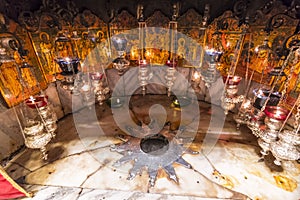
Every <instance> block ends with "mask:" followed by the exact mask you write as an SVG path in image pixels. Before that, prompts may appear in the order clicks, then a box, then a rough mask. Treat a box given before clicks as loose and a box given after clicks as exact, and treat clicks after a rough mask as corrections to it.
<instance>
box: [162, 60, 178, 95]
mask: <svg viewBox="0 0 300 200" xmlns="http://www.w3.org/2000/svg"><path fill="white" fill-rule="evenodd" d="M166 65H167V72H166V75H165V79H166V86H167V93H168V96H171V91H172V86H173V85H174V81H175V80H176V76H175V73H176V66H177V61H176V60H175V59H168V60H167V62H166Z"/></svg>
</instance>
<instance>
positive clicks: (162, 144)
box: [140, 134, 169, 156]
mask: <svg viewBox="0 0 300 200" xmlns="http://www.w3.org/2000/svg"><path fill="white" fill-rule="evenodd" d="M140 147H141V150H142V151H143V152H145V153H147V154H150V155H155V156H158V155H162V154H164V153H165V152H166V151H167V150H168V149H169V141H168V139H167V138H166V137H165V136H163V135H160V134H156V135H153V136H149V137H146V138H143V139H142V140H141V143H140Z"/></svg>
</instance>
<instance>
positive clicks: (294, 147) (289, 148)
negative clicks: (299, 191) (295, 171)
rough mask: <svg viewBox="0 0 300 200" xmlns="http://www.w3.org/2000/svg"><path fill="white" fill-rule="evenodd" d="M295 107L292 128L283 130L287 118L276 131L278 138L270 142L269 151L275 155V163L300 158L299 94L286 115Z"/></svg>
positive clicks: (278, 163)
mask: <svg viewBox="0 0 300 200" xmlns="http://www.w3.org/2000/svg"><path fill="white" fill-rule="evenodd" d="M295 107H296V108H297V111H296V114H295V116H294V128H293V129H285V130H283V129H284V126H285V124H286V122H287V119H288V118H287V119H286V120H285V121H284V123H283V125H282V126H281V128H280V130H279V131H278V140H276V141H274V142H272V143H271V144H270V151H271V152H272V154H273V156H274V157H275V160H274V163H275V164H276V165H281V164H282V162H286V161H295V160H299V159H300V151H299V150H300V149H299V145H300V134H299V130H300V95H298V98H297V100H296V101H295V102H294V105H293V106H292V108H291V110H290V112H289V114H288V117H289V116H290V115H291V114H292V112H293V110H294V108H295ZM282 130H283V131H282Z"/></svg>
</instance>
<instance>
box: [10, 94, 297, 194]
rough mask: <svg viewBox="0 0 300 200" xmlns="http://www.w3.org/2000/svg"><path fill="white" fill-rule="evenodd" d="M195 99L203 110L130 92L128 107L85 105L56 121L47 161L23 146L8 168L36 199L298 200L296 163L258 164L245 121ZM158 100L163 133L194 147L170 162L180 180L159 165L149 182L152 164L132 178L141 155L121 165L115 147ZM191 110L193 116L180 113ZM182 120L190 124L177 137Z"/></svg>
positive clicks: (146, 121)
mask: <svg viewBox="0 0 300 200" xmlns="http://www.w3.org/2000/svg"><path fill="white" fill-rule="evenodd" d="M196 103H197V105H198V104H199V113H197V112H196V111H195V110H188V106H187V107H186V108H185V107H182V108H181V110H180V109H178V108H174V106H173V105H172V101H171V99H170V98H169V97H167V96H164V95H154V96H145V97H141V96H136V97H132V98H131V100H130V105H129V108H130V109H129V113H126V112H127V111H126V109H124V108H123V107H124V106H120V107H117V108H114V109H113V111H112V110H111V108H110V107H109V106H108V105H107V104H103V105H102V106H99V105H96V106H95V108H94V107H93V108H85V109H81V110H79V111H77V112H75V113H73V114H72V115H68V116H66V117H64V118H63V119H61V120H60V121H59V122H58V130H57V134H56V137H55V138H54V139H53V140H52V141H51V142H50V143H49V144H48V145H47V150H48V160H46V161H44V160H42V159H41V153H40V151H39V150H35V149H28V148H24V149H22V150H21V151H20V152H19V153H18V154H17V155H16V156H14V157H13V159H12V160H10V161H9V162H8V163H6V164H5V169H6V171H7V173H8V174H10V175H11V177H12V178H13V179H14V180H16V181H17V182H18V183H19V184H20V185H22V186H23V187H24V188H25V189H26V190H27V191H29V192H32V193H33V194H34V196H33V198H32V199H34V200H35V199H36V200H42V199H45V200H46V199H47V200H48V199H55V200H57V199H64V200H67V199H70V200H73V199H78V200H84V199H89V200H91V199H109V200H121V199H131V200H134V199H153V200H155V199H157V200H158V199H161V200H162V199H178V200H192V199H195V200H196V199H260V200H267V199H272V200H276V199H278V200H279V199H280V200H282V199H289V200H294V199H295V200H297V199H300V186H299V181H300V165H299V164H298V163H292V165H293V166H292V167H291V168H288V169H283V168H282V167H278V166H276V165H274V164H273V160H274V158H273V157H272V156H271V155H270V156H267V157H266V159H265V161H264V162H258V160H259V159H260V154H259V150H260V149H259V147H258V145H257V142H256V138H255V137H254V136H253V135H252V134H251V132H250V131H249V130H248V128H247V127H244V126H241V128H240V129H239V130H236V124H235V122H234V120H233V114H232V113H229V114H228V115H227V116H224V114H223V111H222V109H221V108H219V107H217V106H212V105H210V104H207V103H204V102H196ZM154 104H160V106H162V107H159V106H158V107H157V108H156V109H152V110H151V109H150V110H151V111H153V110H154V111H155V110H156V111H158V112H152V114H150V116H152V117H153V116H154V117H155V116H156V114H157V113H158V114H161V113H160V111H161V110H163V111H162V112H163V113H165V115H166V116H165V119H159V117H158V118H157V119H158V120H157V121H159V122H161V121H165V122H168V123H164V124H163V131H165V132H167V133H172V134H173V136H174V137H173V138H176V141H180V142H181V143H180V144H181V146H182V147H183V146H185V147H188V149H185V150H186V151H183V154H182V155H180V158H181V159H182V160H184V161H186V164H189V165H182V164H180V163H179V164H178V163H172V166H173V168H174V171H175V173H176V176H177V179H176V180H177V181H175V179H174V176H169V174H168V173H167V171H165V170H162V169H161V170H158V173H157V179H156V181H155V183H154V186H151V184H150V182H149V174H148V172H147V170H146V168H147V166H144V168H143V169H142V170H140V171H139V173H137V174H136V176H135V177H132V178H131V179H128V177H129V172H130V171H132V169H133V166H134V164H135V162H136V161H137V160H129V162H124V163H122V164H121V165H119V166H116V165H115V164H116V162H117V161H118V160H120V159H121V160H122V158H124V157H123V154H121V153H120V152H119V151H115V149H117V148H118V147H122V146H120V145H121V144H123V143H125V142H126V141H131V139H132V138H133V137H132V136H128V135H126V134H124V131H122V130H124V129H122V127H123V125H124V124H126V122H127V121H128V124H130V123H132V122H137V123H140V124H143V127H147V126H146V125H148V124H149V122H150V121H151V119H152V118H151V117H149V114H148V113H149V108H150V107H151V106H153V105H154ZM125 107H126V106H125ZM162 108H164V109H162ZM122 109H124V110H122ZM185 109H187V110H186V111H185V112H187V113H188V114H189V115H188V116H190V117H185V118H184V117H182V116H181V113H182V112H183V111H184V110H185ZM195 114H199V115H200V118H197V117H195ZM115 115H118V117H119V118H118V117H116V116H115ZM120 115H121V117H120ZM122 115H124V116H122ZM128 116H131V118H132V119H133V120H131V122H129V121H130V120H129V117H128ZM157 116H160V115H157ZM157 116H156V117H157ZM195 120H197V121H195ZM116 121H118V122H116ZM198 123H199V124H198ZM181 125H183V126H184V127H185V129H184V131H182V132H181V134H180V135H179V137H175V136H176V133H177V132H176V131H177V129H178V127H181ZM195 126H196V132H195V134H193V130H192V129H193V127H195ZM148 128H149V127H148ZM143 130H144V129H143ZM145 130H146V129H145ZM180 130H181V129H180ZM187 150H189V151H187ZM127 153H128V154H129V155H130V152H127ZM156 162H158V161H156ZM161 162H162V163H163V159H161Z"/></svg>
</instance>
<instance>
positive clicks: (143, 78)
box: [138, 59, 152, 95]
mask: <svg viewBox="0 0 300 200" xmlns="http://www.w3.org/2000/svg"><path fill="white" fill-rule="evenodd" d="M138 64H139V76H138V79H139V81H140V86H141V87H142V94H143V95H145V94H146V85H147V84H148V81H149V80H150V79H151V77H152V74H150V73H149V70H148V63H147V61H146V60H145V59H142V60H139V61H138Z"/></svg>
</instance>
